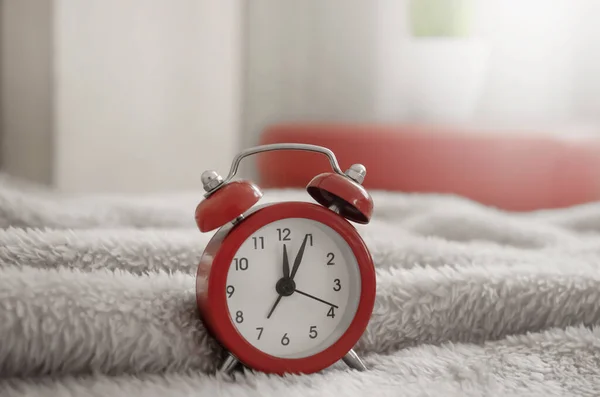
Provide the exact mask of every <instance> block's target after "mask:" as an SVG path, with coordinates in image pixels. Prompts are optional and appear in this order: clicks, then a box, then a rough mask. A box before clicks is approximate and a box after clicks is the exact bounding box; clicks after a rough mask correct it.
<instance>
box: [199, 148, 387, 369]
mask: <svg viewBox="0 0 600 397" xmlns="http://www.w3.org/2000/svg"><path fill="white" fill-rule="evenodd" d="M272 150H307V151H311V152H317V153H321V154H324V155H325V156H327V157H328V159H329V162H330V164H331V167H332V169H333V172H330V173H323V174H320V175H317V176H315V177H314V178H313V179H312V180H311V181H310V183H309V184H308V186H307V188H306V190H307V192H308V194H309V195H310V196H312V198H313V199H314V200H315V201H316V202H317V203H318V204H316V203H312V202H308V201H307V202H278V203H271V204H266V205H255V204H257V202H258V201H259V200H260V198H261V197H262V193H261V191H260V189H259V188H258V187H257V186H256V185H254V184H253V183H252V182H249V181H246V180H243V181H240V180H236V181H233V180H232V179H233V178H234V176H235V175H236V173H237V170H238V166H239V163H240V161H241V160H242V159H243V158H244V157H246V156H249V155H252V154H256V153H261V152H266V151H272ZM365 175H366V170H365V167H364V166H362V165H361V164H354V165H352V166H351V167H350V168H349V169H348V170H347V171H346V172H342V170H341V169H340V167H339V165H338V163H337V160H336V158H335V156H334V154H333V152H332V151H331V150H329V149H327V148H324V147H320V146H314V145H305V144H272V145H264V146H258V147H255V148H251V149H248V150H245V151H243V152H241V153H240V154H238V155H237V156H236V157H235V158H234V160H233V163H232V166H231V170H230V173H229V175H228V176H227V178H225V179H223V178H222V177H220V176H219V175H218V174H217V173H216V172H215V171H206V172H204V173H203V174H202V183H203V184H204V189H205V190H206V194H205V199H204V200H202V202H200V204H199V205H198V207H197V208H196V222H197V224H198V227H199V229H200V231H201V232H209V231H212V230H215V229H217V228H220V229H219V230H218V231H217V232H216V233H215V234H214V236H213V237H212V239H211V240H210V242H209V243H208V245H207V247H206V249H205V251H204V253H203V255H202V258H201V260H200V264H199V266H198V273H197V278H196V280H197V281H196V294H197V302H198V308H199V310H200V315H201V318H202V320H203V322H204V324H205V325H206V328H207V330H208V331H209V332H210V334H211V335H212V336H213V337H214V338H215V339H216V340H217V341H218V342H219V343H220V344H221V345H222V346H223V347H224V348H225V349H226V350H227V352H228V353H229V354H228V356H227V357H226V358H225V359H224V361H223V363H222V364H221V367H220V370H221V371H224V372H230V371H232V370H233V369H234V368H235V367H236V366H237V365H238V364H240V363H241V364H243V365H244V366H246V367H248V368H250V369H253V370H257V371H262V372H266V373H274V374H284V373H304V374H307V373H313V372H318V371H320V370H322V369H325V368H327V367H329V366H331V365H332V364H334V363H335V362H337V361H338V360H340V359H343V361H344V362H345V363H346V364H347V365H348V366H350V367H351V368H355V369H358V370H365V369H366V367H365V365H364V364H363V362H362V361H361V360H360V358H359V357H358V355H357V354H356V353H355V352H354V350H353V347H354V345H355V344H356V343H357V341H358V340H359V339H360V337H361V336H362V334H363V332H364V331H365V329H366V327H367V325H368V322H369V319H370V317H371V314H372V311H373V305H374V302H375V287H376V281H375V269H374V266H373V260H372V258H371V254H370V253H369V250H368V248H367V246H366V245H365V243H364V242H363V240H362V238H361V237H360V235H359V233H358V232H357V230H356V229H355V228H354V226H353V225H352V224H351V223H350V222H349V221H352V222H356V223H360V224H366V223H368V222H369V220H370V217H371V213H372V211H373V200H372V199H371V196H370V195H369V193H368V192H367V191H366V190H365V189H364V187H363V186H361V183H362V182H363V180H364V177H365Z"/></svg>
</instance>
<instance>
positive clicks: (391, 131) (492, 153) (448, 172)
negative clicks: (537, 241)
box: [257, 124, 600, 210]
mask: <svg viewBox="0 0 600 397" xmlns="http://www.w3.org/2000/svg"><path fill="white" fill-rule="evenodd" d="M281 142H295V143H310V144H315V145H321V146H325V147H328V148H329V149H331V150H333V151H334V153H335V154H336V157H337V158H338V161H339V162H340V166H341V167H342V169H346V168H347V167H349V166H350V165H351V164H353V163H362V164H364V165H365V166H366V167H367V177H366V179H365V182H364V186H365V187H366V188H367V189H385V190H393V191H403V192H424V193H430V192H439V193H452V194H458V195H462V196H465V197H468V198H471V199H474V200H477V201H479V202H482V203H484V204H488V205H494V206H497V207H501V208H504V209H509V210H532V209H538V208H552V207H563V206H569V205H574V204H579V203H584V202H588V201H594V200H598V199H600V140H599V139H596V138H587V139H583V140H566V139H559V138H556V137H552V136H549V135H542V134H519V135H517V134H515V133H501V132H499V133H495V134H493V133H490V132H485V133H477V132H468V131H465V130H460V129H451V128H447V129H444V128H440V127H437V128H435V127H422V126H421V127H416V126H380V125H339V124H322V125H319V124H287V125H276V126H272V127H270V128H268V129H267V130H266V131H265V132H264V134H263V135H262V137H261V144H267V143H281ZM257 162H258V170H259V180H260V185H261V187H267V188H270V187H304V186H306V185H307V184H308V182H309V181H310V180H311V179H312V178H313V177H314V176H315V175H317V174H319V173H321V172H326V171H330V167H329V163H328V161H327V159H326V158H325V157H323V156H321V155H319V154H315V153H308V152H296V151H285V152H269V153H265V154H263V155H261V156H258V158H257Z"/></svg>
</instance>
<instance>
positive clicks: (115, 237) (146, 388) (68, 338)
mask: <svg viewBox="0 0 600 397" xmlns="http://www.w3.org/2000/svg"><path fill="white" fill-rule="evenodd" d="M201 197H202V195H201V192H200V191H197V192H181V193H177V194H169V195H156V194H155V195H144V196H99V195H93V196H92V195H85V196H81V195H79V196H74V195H64V194H60V193H58V192H53V191H49V190H46V189H43V188H40V187H37V186H31V185H27V184H23V183H21V182H19V181H14V180H11V179H8V178H6V177H5V176H4V177H2V178H1V179H0V376H1V379H0V395H2V396H5V395H6V396H11V395H15V396H25V395H27V396H35V395H59V396H71V395H77V396H88V395H90V396H91V395H94V396H100V395H102V396H111V397H119V396H126V397H133V396H144V397H149V396H191V395H193V396H214V395H226V396H258V395H261V396H280V395H282V396H283V395H286V396H312V395H314V396H320V395H324V396H342V395H349V396H368V395H377V396H387V395H390V396H392V395H393V396H425V395H427V396H429V395H444V396H483V395H485V396H506V395H527V396H531V395H540V396H541V395H543V396H559V395H565V396H566V395H568V396H573V395H586V396H587V395H589V396H592V395H595V396H598V395H600V328H598V327H597V325H598V324H599V323H600V272H599V269H600V235H598V232H600V204H589V205H583V206H579V207H574V208H567V209H562V210H553V211H539V212H530V213H522V214H515V213H506V212H502V211H499V210H495V209H493V208H488V207H485V206H482V205H478V204H476V203H473V202H470V201H468V200H465V199H461V198H457V197H452V196H438V195H409V194H395V193H386V192H374V193H373V197H374V200H375V216H374V219H373V221H372V223H371V224H369V225H366V226H358V227H357V229H358V230H359V232H360V233H361V234H362V236H363V237H364V239H365V241H366V243H367V244H368V246H369V247H370V249H371V250H372V252H373V256H374V259H375V262H376V267H377V283H378V287H377V300H376V304H375V310H374V312H373V315H372V318H371V321H370V324H369V327H368V329H367V331H366V333H365V334H364V335H363V337H362V339H361V340H360V342H359V344H358V346H357V347H356V350H357V352H358V353H360V354H361V355H362V356H363V357H364V360H365V363H366V364H367V366H368V367H369V368H370V369H369V371H367V372H356V371H352V370H349V369H347V368H346V367H345V366H344V365H334V366H333V367H332V368H330V369H327V370H325V371H323V372H322V373H318V374H313V375H303V376H297V375H294V376H284V377H279V376H268V375H264V374H260V373H251V372H245V373H239V374H236V375H235V376H233V377H227V376H222V375H214V374H212V371H213V370H214V369H215V366H216V365H217V357H218V356H219V355H220V353H221V352H220V351H219V348H218V346H217V345H216V344H215V343H214V341H213V340H212V339H211V338H210V337H209V336H208V335H207V334H206V331H205V329H204V327H203V325H202V323H201V321H200V320H199V318H198V314H197V310H196V306H195V291H194V288H195V284H194V280H195V279H194V272H195V270H196V266H197V262H198V259H199V257H200V255H201V253H202V250H203V248H204V246H205V244H206V243H207V241H208V239H209V238H210V234H206V235H204V234H201V233H200V232H199V231H198V230H197V229H196V227H195V224H194V219H193V212H194V209H195V206H196V204H197V203H198V200H200V199H201ZM279 200H303V201H310V198H309V197H308V196H307V195H306V194H305V193H304V192H302V191H294V190H284V191H268V192H266V195H265V198H264V199H263V202H270V201H279Z"/></svg>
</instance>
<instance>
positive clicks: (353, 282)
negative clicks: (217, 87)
mask: <svg viewBox="0 0 600 397" xmlns="http://www.w3.org/2000/svg"><path fill="white" fill-rule="evenodd" d="M303 242H304V250H303V253H302V256H301V257H302V260H301V261H300V262H299V265H298V266H297V270H296V272H295V274H294V262H295V260H296V258H297V256H298V253H299V251H301V248H302V245H303ZM284 252H285V253H287V257H288V265H289V266H288V271H289V274H286V269H285V266H284ZM292 281H293V282H292ZM278 283H279V286H277V285H278ZM360 289H361V281H360V271H359V268H358V263H357V261H356V258H355V256H354V254H353V252H352V249H351V248H350V246H349V245H348V244H347V243H346V241H345V240H344V239H343V238H342V237H341V236H340V235H339V234H338V233H336V232H335V231H334V230H333V229H332V228H330V227H329V226H326V225H324V224H322V223H320V222H316V221H313V220H310V219H304V218H287V219H282V220H279V221H276V222H273V223H270V224H268V225H266V226H264V227H262V228H261V229H259V230H257V231H256V232H255V233H254V234H253V235H252V236H250V237H249V238H248V239H247V240H246V241H245V242H244V243H243V244H242V245H241V247H240V248H239V250H238V251H237V253H236V254H235V257H234V259H233V261H232V263H231V266H230V268H229V271H228V274H227V286H226V299H227V306H228V310H229V316H230V318H231V320H232V323H233V324H234V325H235V326H236V328H237V330H238V332H239V333H240V334H241V335H242V336H243V337H244V338H245V339H246V340H247V341H248V342H249V343H250V344H251V345H253V346H254V347H256V348H257V349H259V350H261V351H263V352H264V353H267V354H269V355H271V356H275V357H281V358H301V357H307V356H311V355H315V354H317V353H319V352H321V351H323V350H325V349H326V348H328V347H329V346H331V345H333V344H334V343H335V342H336V341H337V340H338V339H339V338H340V337H341V336H342V335H343V334H344V332H345V331H346V330H347V329H348V326H349V325H350V323H351V322H352V320H353V318H354V315H355V314H356V310H357V308H358V303H359V299H360Z"/></svg>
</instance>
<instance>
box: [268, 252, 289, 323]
mask: <svg viewBox="0 0 600 397" xmlns="http://www.w3.org/2000/svg"><path fill="white" fill-rule="evenodd" d="M281 280H290V261H289V259H288V254H287V246H286V245H285V244H284V245H283V279H281ZM281 280H279V282H278V283H277V285H276V286H275V289H276V290H277V293H278V295H279V296H278V297H277V300H276V301H275V303H274V304H273V306H272V307H271V310H270V311H269V314H267V319H269V318H271V315H272V314H273V312H274V311H275V308H276V307H277V305H278V304H279V301H280V300H281V298H282V297H283V296H284V294H282V292H283V291H280V290H281V286H280V285H279V284H281Z"/></svg>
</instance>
